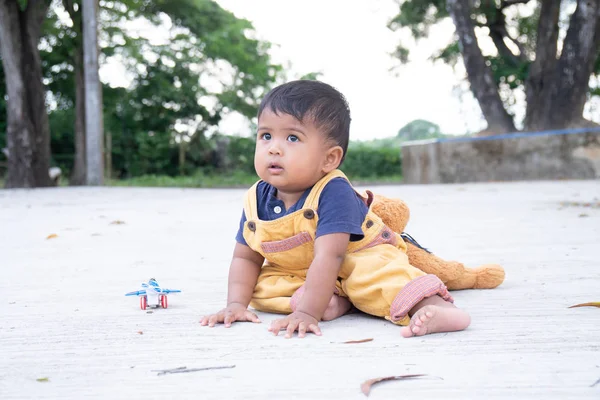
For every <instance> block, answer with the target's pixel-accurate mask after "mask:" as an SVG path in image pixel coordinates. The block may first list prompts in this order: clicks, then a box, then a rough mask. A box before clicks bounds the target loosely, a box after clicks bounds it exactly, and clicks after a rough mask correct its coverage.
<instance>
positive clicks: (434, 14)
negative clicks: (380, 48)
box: [389, 0, 600, 133]
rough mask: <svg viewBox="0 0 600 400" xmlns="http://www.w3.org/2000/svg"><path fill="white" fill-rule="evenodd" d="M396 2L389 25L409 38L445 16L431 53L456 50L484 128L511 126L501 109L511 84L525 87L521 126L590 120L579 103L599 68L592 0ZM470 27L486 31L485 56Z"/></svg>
mask: <svg viewBox="0 0 600 400" xmlns="http://www.w3.org/2000/svg"><path fill="white" fill-rule="evenodd" d="M524 4H527V5H528V6H529V8H524V7H523V5H524ZM399 5H400V13H399V14H398V15H397V16H396V17H394V18H393V19H392V20H391V21H390V23H389V27H390V28H391V29H393V30H397V29H402V28H408V29H410V31H411V33H412V35H413V37H415V38H417V39H418V38H421V37H424V36H426V35H427V33H428V30H429V29H430V28H431V26H433V25H435V24H437V23H439V22H440V21H442V20H443V19H446V18H452V20H453V22H454V25H455V27H456V34H455V38H454V40H453V41H452V42H451V43H450V44H449V45H448V46H447V47H445V48H444V49H442V50H441V51H440V52H439V53H438V54H436V55H434V59H436V60H443V61H444V62H447V63H450V64H455V63H456V62H457V61H458V59H459V57H460V56H462V61H463V63H464V66H465V69H466V71H467V76H468V80H469V83H470V86H471V91H472V92H473V95H474V96H475V98H476V99H477V100H478V102H479V105H480V108H481V111H482V113H483V116H484V117H485V119H486V121H487V123H488V129H487V130H489V131H492V132H494V133H506V132H514V131H515V130H516V129H515V121H514V116H513V115H511V113H509V112H508V111H507V106H508V105H509V104H510V103H511V102H512V101H513V96H514V91H515V90H521V91H523V92H524V93H525V94H526V101H527V107H526V116H525V121H524V127H525V129H526V130H532V131H533V130H545V129H559V128H567V127H580V126H588V125H590V124H591V122H590V121H586V120H584V118H583V110H584V106H585V103H586V101H587V100H588V98H589V96H590V95H591V94H596V93H597V88H595V87H590V83H589V82H590V76H593V75H594V74H595V75H597V74H599V73H600V61H599V54H600V0H577V1H574V0H563V1H561V0H545V1H535V0H533V1H532V0H478V1H473V0H406V1H399ZM561 7H562V10H563V13H562V14H561ZM531 10H533V13H531V12H530V11H531ZM561 15H564V16H565V17H564V18H563V19H561ZM567 25H568V28H567V27H566V26H567ZM476 28H478V29H481V31H484V32H486V33H487V35H488V36H489V37H490V38H491V42H492V43H493V45H494V47H495V52H492V54H491V55H489V54H488V55H486V54H484V52H483V51H482V48H481V43H480V42H479V41H478V38H477V36H476ZM561 30H562V31H565V32H566V33H565V35H560V34H559V32H561ZM562 36H564V39H563V38H562ZM559 49H560V51H559ZM493 53H495V54H493ZM396 56H397V57H398V58H400V60H401V61H406V60H407V59H408V52H407V50H406V48H404V47H403V46H402V45H400V46H398V49H397V50H396Z"/></svg>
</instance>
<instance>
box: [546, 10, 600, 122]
mask: <svg viewBox="0 0 600 400" xmlns="http://www.w3.org/2000/svg"><path fill="white" fill-rule="evenodd" d="M599 54H600V0H579V1H578V2H577V9H576V10H575V12H574V13H573V15H572V16H571V21H570V22H569V29H568V31H567V36H566V37H565V42H564V45H563V49H562V53H561V56H560V59H559V60H558V63H557V68H556V73H555V75H554V82H555V86H554V87H553V91H552V94H551V99H552V103H551V107H550V110H549V114H548V115H549V126H550V127H552V128H555V129H558V128H567V127H572V126H578V125H579V124H580V123H581V121H582V120H583V107H584V106H585V103H586V101H587V93H588V91H589V81H590V75H591V74H592V72H593V69H594V63H595V61H596V59H597V58H598V55H599Z"/></svg>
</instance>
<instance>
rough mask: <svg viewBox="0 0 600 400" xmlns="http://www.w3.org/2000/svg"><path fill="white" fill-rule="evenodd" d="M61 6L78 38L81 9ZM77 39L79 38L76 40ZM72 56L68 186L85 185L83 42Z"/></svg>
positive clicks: (66, 2) (70, 4)
mask: <svg viewBox="0 0 600 400" xmlns="http://www.w3.org/2000/svg"><path fill="white" fill-rule="evenodd" d="M63 5H64V7H65V9H66V10H67V12H68V13H69V16H70V17H71V21H73V25H74V26H76V27H78V28H79V30H78V32H79V36H80V37H81V35H83V20H82V18H81V9H79V10H77V11H76V10H75V7H74V6H73V1H72V0H63ZM78 39H79V38H78ZM75 43H76V45H75V49H74V55H73V65H74V68H75V71H74V74H75V155H74V160H73V170H72V171H71V179H70V180H69V184H70V185H72V186H75V185H85V180H86V159H85V158H86V157H85V155H86V147H85V141H86V138H85V79H84V72H83V45H82V43H83V41H82V40H80V39H79V40H77V41H76V42H75Z"/></svg>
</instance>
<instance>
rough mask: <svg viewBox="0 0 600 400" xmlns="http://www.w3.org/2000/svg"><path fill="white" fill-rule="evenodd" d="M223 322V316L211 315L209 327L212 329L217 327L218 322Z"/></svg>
mask: <svg viewBox="0 0 600 400" xmlns="http://www.w3.org/2000/svg"><path fill="white" fill-rule="evenodd" d="M221 321H223V315H222V314H215V315H211V316H210V318H209V319H208V326H210V327H211V328H212V327H213V326H215V324H216V323H217V322H221Z"/></svg>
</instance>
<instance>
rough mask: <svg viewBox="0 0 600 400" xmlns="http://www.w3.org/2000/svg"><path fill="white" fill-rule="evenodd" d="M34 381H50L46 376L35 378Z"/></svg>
mask: <svg viewBox="0 0 600 400" xmlns="http://www.w3.org/2000/svg"><path fill="white" fill-rule="evenodd" d="M36 381H38V382H50V379H48V378H47V377H43V378H37V379H36Z"/></svg>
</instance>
